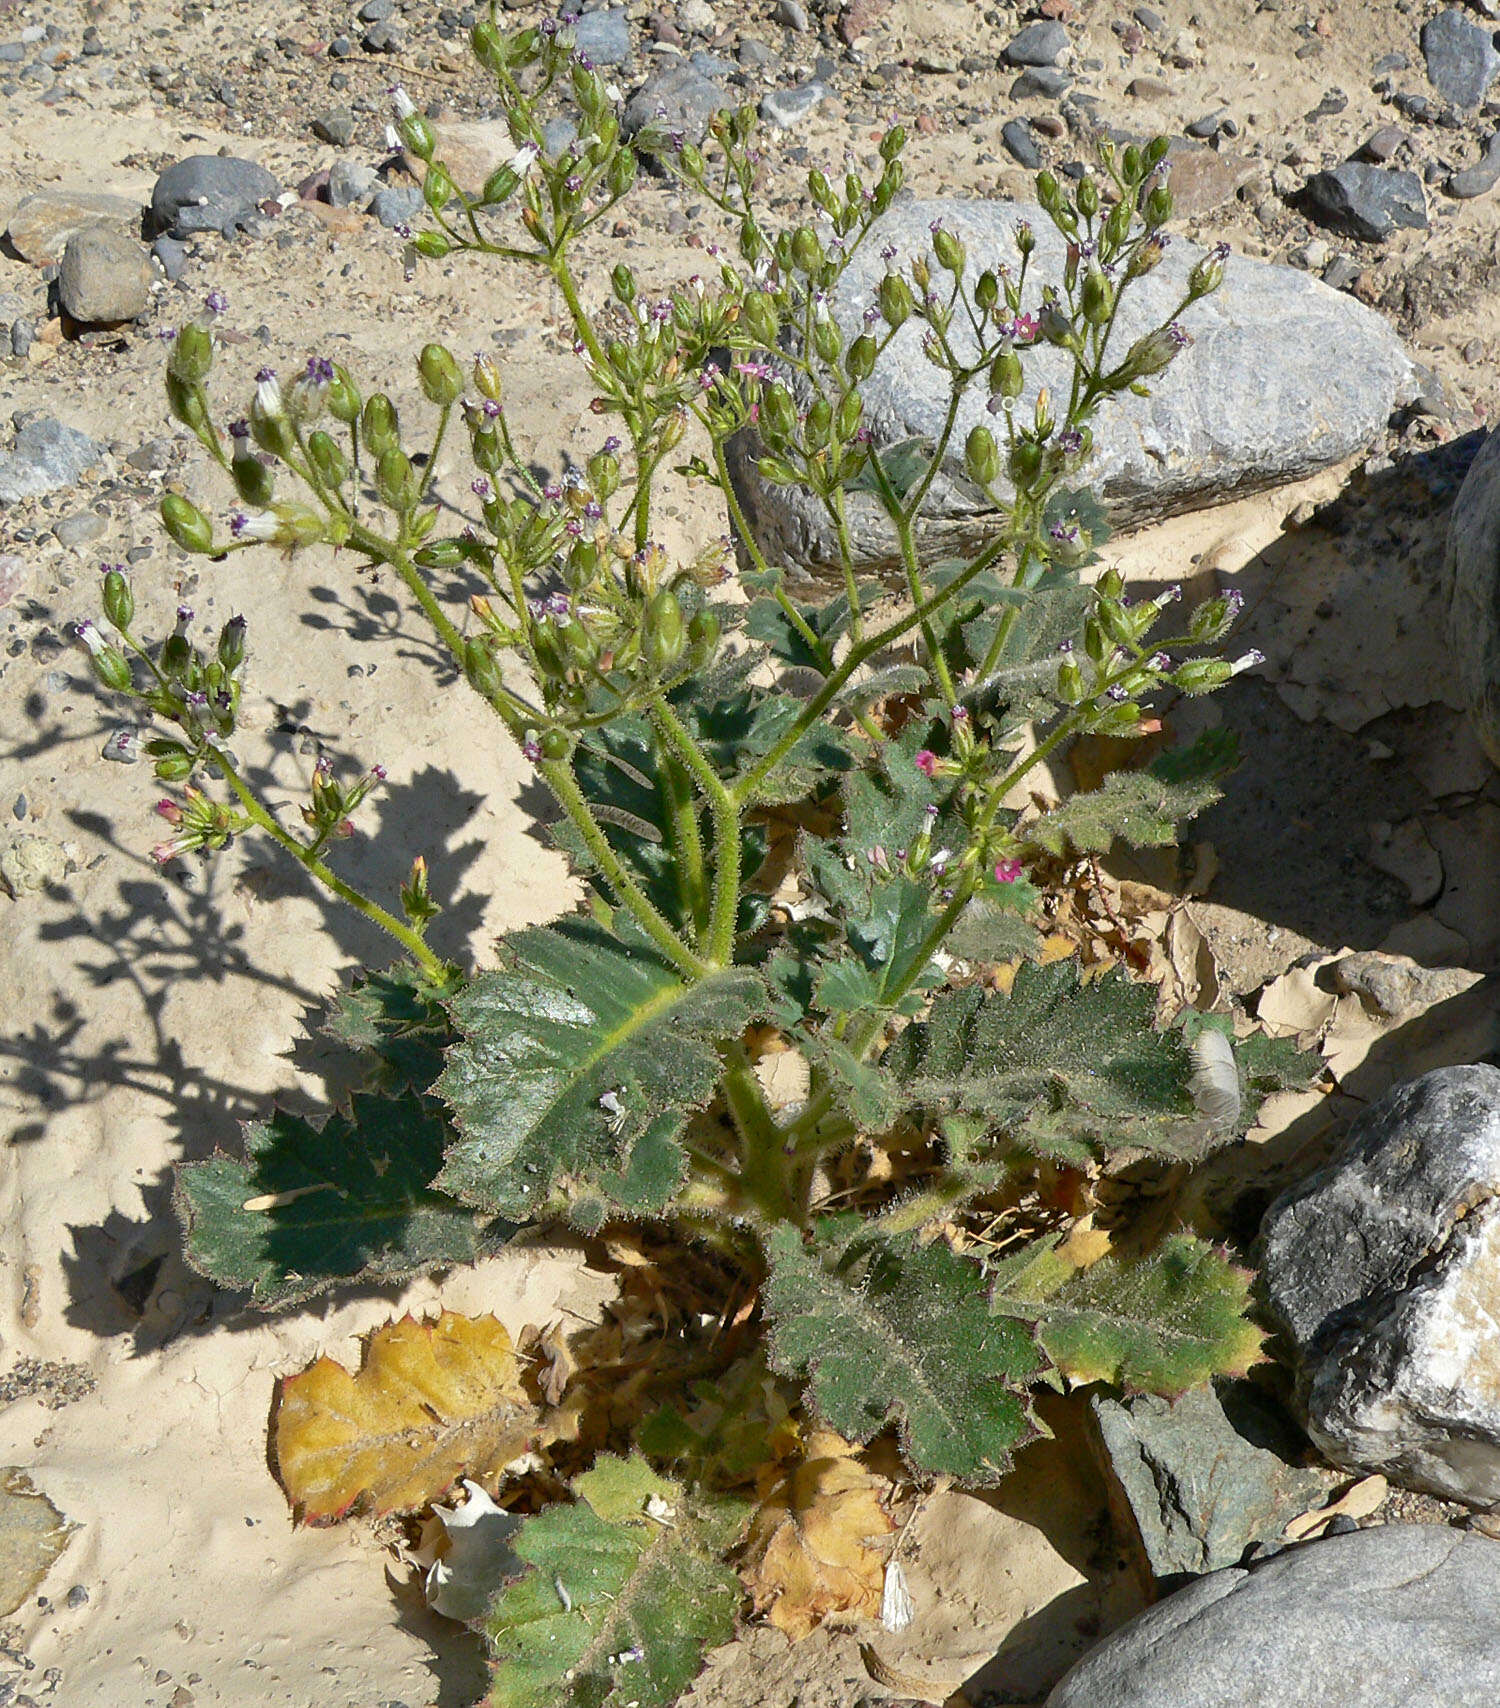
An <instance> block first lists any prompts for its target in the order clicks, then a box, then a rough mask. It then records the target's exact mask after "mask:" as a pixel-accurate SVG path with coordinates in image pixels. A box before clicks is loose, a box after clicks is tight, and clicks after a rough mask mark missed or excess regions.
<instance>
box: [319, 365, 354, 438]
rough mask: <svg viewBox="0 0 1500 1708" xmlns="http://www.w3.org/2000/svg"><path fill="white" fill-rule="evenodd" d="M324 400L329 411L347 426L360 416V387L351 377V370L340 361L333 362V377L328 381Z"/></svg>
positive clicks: (336, 419)
mask: <svg viewBox="0 0 1500 1708" xmlns="http://www.w3.org/2000/svg"><path fill="white" fill-rule="evenodd" d="M324 401H325V402H326V403H327V405H328V413H329V414H330V415H331V416H332V417H333V418H334V420H335V421H340V422H342V423H343V424H344V426H346V427H347V426H348V425H349V423H350V422H351V421H354V420H356V419H357V418H358V416H359V409H360V399H359V387H358V386H356V385H355V383H354V381H353V380H352V379H351V378H350V377H349V370H348V369H347V368H345V367H343V366H342V365H341V364H340V363H338V362H335V363H334V364H333V378H332V379H331V380H330V381H329V382H328V392H327V396H326V398H325V400H324Z"/></svg>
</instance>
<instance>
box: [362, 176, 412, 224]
mask: <svg viewBox="0 0 1500 1708" xmlns="http://www.w3.org/2000/svg"><path fill="white" fill-rule="evenodd" d="M422 208H423V202H422V192H421V191H420V190H419V189H418V188H417V187H416V185H415V184H387V185H386V186H385V187H384V189H380V190H377V191H376V192H375V194H374V195H373V196H372V197H371V198H370V209H369V211H370V212H371V213H372V214H373V215H374V216H375V218H376V219H378V220H379V221H380V223H381V224H382V225H383V226H386V227H388V228H389V229H390V230H392V231H394V230H395V229H396V228H397V227H398V226H402V225H410V224H411V223H412V221H413V220H415V219H417V218H419V217H420V215H421V212H422Z"/></svg>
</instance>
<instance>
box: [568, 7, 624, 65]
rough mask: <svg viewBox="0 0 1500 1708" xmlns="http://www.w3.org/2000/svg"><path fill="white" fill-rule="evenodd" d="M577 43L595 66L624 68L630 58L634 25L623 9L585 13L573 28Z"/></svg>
mask: <svg viewBox="0 0 1500 1708" xmlns="http://www.w3.org/2000/svg"><path fill="white" fill-rule="evenodd" d="M573 40H574V42H575V43H576V45H577V48H578V51H579V52H580V53H581V54H582V55H583V56H584V58H585V59H588V60H591V61H592V62H593V63H594V64H595V65H623V64H624V63H625V61H626V60H627V59H629V58H630V48H631V41H630V25H629V23H628V22H627V20H626V17H625V8H624V7H623V6H613V7H611V8H609V10H607V11H600V12H585V13H584V14H583V16H582V17H581V18H580V19H579V20H578V21H577V23H575V24H574V25H573Z"/></svg>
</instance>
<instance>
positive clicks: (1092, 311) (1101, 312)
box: [1080, 267, 1115, 326]
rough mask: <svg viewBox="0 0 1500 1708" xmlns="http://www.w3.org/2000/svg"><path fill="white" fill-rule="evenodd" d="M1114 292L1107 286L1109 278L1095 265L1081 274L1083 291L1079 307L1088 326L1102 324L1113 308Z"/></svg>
mask: <svg viewBox="0 0 1500 1708" xmlns="http://www.w3.org/2000/svg"><path fill="white" fill-rule="evenodd" d="M1114 296H1115V294H1114V292H1113V291H1112V290H1111V289H1110V287H1109V280H1108V279H1106V278H1105V276H1104V274H1103V273H1102V272H1101V271H1100V270H1099V269H1098V268H1097V267H1090V268H1089V270H1088V272H1086V273H1085V274H1084V276H1083V291H1082V294H1081V297H1080V307H1081V308H1082V310H1083V318H1084V319H1085V320H1086V321H1087V322H1088V323H1089V325H1090V326H1103V324H1104V323H1105V321H1107V320H1108V319H1109V317H1110V313H1111V311H1112V310H1113V308H1114Z"/></svg>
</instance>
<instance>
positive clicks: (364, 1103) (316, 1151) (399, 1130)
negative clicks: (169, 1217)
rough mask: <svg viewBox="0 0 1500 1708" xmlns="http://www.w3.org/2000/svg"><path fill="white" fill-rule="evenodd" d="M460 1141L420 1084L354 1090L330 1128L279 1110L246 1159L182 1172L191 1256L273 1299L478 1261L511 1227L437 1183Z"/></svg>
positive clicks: (249, 1138) (223, 1282)
mask: <svg viewBox="0 0 1500 1708" xmlns="http://www.w3.org/2000/svg"><path fill="white" fill-rule="evenodd" d="M451 1138H452V1131H451V1129H450V1128H449V1127H448V1125H447V1124H446V1122H445V1121H444V1120H443V1119H442V1114H441V1111H440V1110H439V1108H438V1107H437V1106H436V1105H435V1104H434V1103H432V1102H431V1101H429V1100H428V1099H425V1098H421V1097H417V1096H414V1095H412V1094H410V1093H408V1094H407V1095H405V1096H402V1097H383V1096H377V1095H372V1094H368V1093H363V1092H356V1093H355V1095H354V1096H353V1098H352V1099H351V1100H350V1104H349V1108H348V1110H347V1111H338V1112H336V1113H334V1114H332V1115H330V1116H329V1117H328V1118H327V1119H326V1120H325V1121H323V1122H322V1123H321V1125H317V1124H314V1123H313V1122H311V1121H308V1120H306V1119H304V1118H303V1117H302V1116H300V1115H292V1114H289V1113H288V1112H287V1111H286V1110H281V1109H278V1110H277V1111H276V1112H275V1113H274V1114H273V1115H272V1116H271V1117H270V1119H269V1120H266V1121H257V1122H253V1123H251V1124H249V1125H247V1126H246V1128H245V1152H246V1154H245V1157H244V1158H243V1159H241V1158H238V1157H232V1156H227V1155H225V1154H223V1153H222V1152H220V1153H219V1154H217V1155H215V1156H211V1157H209V1158H208V1159H207V1160H206V1161H204V1162H194V1163H187V1164H185V1165H184V1166H183V1167H181V1168H180V1169H179V1170H178V1173H177V1189H176V1207H177V1213H178V1215H179V1217H180V1218H181V1220H182V1224H183V1228H184V1232H185V1236H186V1252H187V1258H188V1261H189V1262H190V1263H191V1264H192V1266H193V1267H194V1268H195V1269H197V1270H198V1271H199V1272H200V1273H201V1274H204V1275H206V1276H208V1278H209V1279H210V1280H211V1281H215V1282H217V1283H218V1284H219V1286H221V1287H233V1288H247V1289H248V1290H249V1292H250V1295H251V1298H252V1300H253V1301H254V1303H255V1304H257V1305H260V1306H263V1307H267V1308H271V1307H276V1306H281V1305H290V1304H295V1303H297V1302H298V1301H299V1300H301V1299H306V1298H309V1297H311V1296H312V1295H313V1294H314V1293H319V1292H322V1291H324V1290H325V1289H327V1288H329V1287H332V1286H336V1285H337V1284H338V1283H340V1282H347V1281H390V1280H399V1279H401V1278H402V1277H404V1276H408V1275H414V1274H418V1273H420V1272H421V1271H423V1270H427V1269H434V1268H437V1267H439V1266H442V1265H447V1264H453V1263H470V1262H472V1261H473V1260H474V1259H475V1258H476V1257H477V1256H478V1255H479V1253H480V1249H481V1245H482V1243H484V1242H485V1241H486V1239H489V1240H493V1239H497V1238H500V1237H503V1236H504V1235H505V1234H506V1233H508V1232H509V1231H511V1230H510V1228H509V1226H508V1225H504V1226H500V1227H492V1228H490V1229H488V1230H486V1229H485V1228H484V1226H483V1220H482V1218H481V1217H478V1216H476V1215H475V1213H474V1211H473V1210H472V1209H470V1208H468V1207H466V1206H464V1205H462V1204H457V1203H455V1202H454V1200H453V1199H452V1198H451V1197H450V1196H448V1195H447V1194H445V1193H443V1192H440V1191H438V1190H435V1189H434V1185H433V1182H434V1179H435V1177H436V1176H437V1173H438V1170H439V1169H440V1168H441V1167H442V1163H443V1150H444V1146H445V1145H446V1144H447V1143H448V1141H449V1140H450V1139H451Z"/></svg>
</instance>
